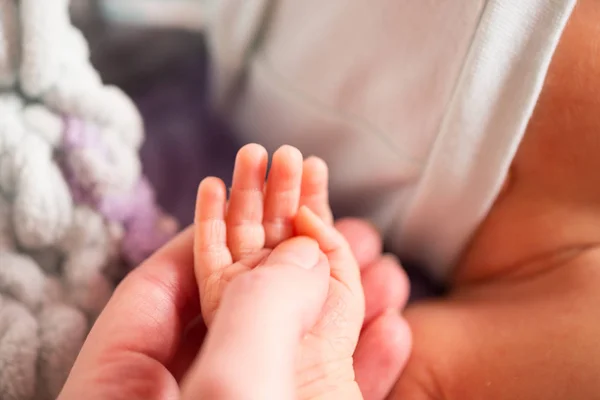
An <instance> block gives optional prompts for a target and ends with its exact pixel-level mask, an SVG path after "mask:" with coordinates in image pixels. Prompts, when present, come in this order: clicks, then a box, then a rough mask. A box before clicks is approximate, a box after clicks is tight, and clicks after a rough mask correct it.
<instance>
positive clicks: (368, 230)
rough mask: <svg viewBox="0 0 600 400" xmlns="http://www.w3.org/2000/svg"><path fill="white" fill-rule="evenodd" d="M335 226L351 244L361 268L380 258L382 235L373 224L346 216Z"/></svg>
mask: <svg viewBox="0 0 600 400" xmlns="http://www.w3.org/2000/svg"><path fill="white" fill-rule="evenodd" d="M335 227H336V229H337V230H338V231H339V232H340V233H341V234H342V236H344V238H345V239H346V241H347V242H348V244H349V245H350V248H351V249H352V254H354V258H355V259H356V262H358V265H359V266H360V268H361V269H364V268H366V267H367V266H369V265H371V264H372V263H374V262H375V261H376V260H377V259H379V257H380V256H381V251H382V249H383V244H382V240H381V235H380V234H379V232H377V230H376V229H375V227H374V226H373V225H371V224H370V223H368V222H367V221H366V220H362V219H357V218H344V219H340V220H339V221H337V222H336V223H335Z"/></svg>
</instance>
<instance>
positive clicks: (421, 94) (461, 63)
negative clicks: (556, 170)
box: [104, 0, 576, 279]
mask: <svg viewBox="0 0 600 400" xmlns="http://www.w3.org/2000/svg"><path fill="white" fill-rule="evenodd" d="M104 1H105V2H107V3H110V4H112V5H113V12H112V15H113V18H119V19H121V20H129V21H133V22H137V23H139V22H141V21H142V20H145V21H143V22H144V23H152V22H153V17H148V15H163V19H164V21H163V23H162V24H168V23H171V24H173V23H175V24H177V22H176V21H180V22H179V25H180V26H184V27H187V28H190V27H191V26H190V24H188V23H186V22H185V21H187V19H186V15H185V13H182V12H180V13H179V14H178V13H176V10H177V7H180V6H179V5H176V4H180V5H182V4H186V5H188V6H191V7H193V5H194V4H195V5H196V6H198V7H200V6H204V7H205V10H204V11H203V13H202V18H197V21H198V24H197V25H194V26H193V27H191V28H192V29H200V28H202V27H203V24H207V26H205V27H204V28H205V29H206V30H207V33H208V37H209V46H210V50H211V57H212V60H213V77H212V78H213V79H212V81H213V84H214V87H213V89H214V90H213V99H214V102H215V104H216V105H217V107H218V108H220V110H221V111H222V112H223V113H224V114H225V115H226V116H227V117H228V118H230V119H231V120H232V121H233V122H234V123H235V124H236V125H237V128H238V131H239V132H241V133H242V134H243V135H244V136H245V138H246V139H247V140H248V141H257V142H260V143H262V144H264V145H266V146H267V147H269V148H270V149H271V150H274V149H275V148H276V147H278V146H280V145H282V144H292V145H295V146H297V147H299V148H300V149H301V150H302V151H303V152H304V153H306V154H315V155H318V156H320V157H322V158H324V159H325V160H326V161H327V162H328V163H329V166H330V169H331V199H332V202H333V203H334V205H335V206H336V208H337V209H338V210H341V211H342V212H343V213H344V214H352V215H358V216H363V217H368V218H371V219H372V220H373V221H374V222H375V223H376V224H377V225H378V226H379V227H380V228H381V230H382V231H383V232H384V233H385V234H386V238H387V239H388V242H389V243H390V244H391V245H392V249H393V250H396V251H398V252H399V253H400V254H401V255H403V256H404V257H405V258H407V259H410V260H412V261H416V262H419V263H422V264H424V265H426V266H428V267H430V268H431V269H432V271H433V273H434V274H435V276H437V277H438V278H440V279H443V278H444V277H445V276H446V275H447V273H448V272H449V271H450V268H451V267H452V265H453V263H455V262H456V260H457V257H458V256H459V255H460V253H461V251H462V250H463V249H464V248H465V246H466V244H467V242H468V240H469V238H470V236H471V235H472V234H473V232H474V230H475V229H476V228H477V226H478V225H479V224H480V223H481V221H482V220H483V219H484V218H485V216H486V214H487V213H488V211H489V209H490V207H491V205H492V204H493V202H494V200H495V198H496V196H497V194H498V191H499V190H500V188H501V186H502V183H503V180H504V178H505V175H506V171H507V169H508V167H509V165H510V163H511V161H512V159H513V157H514V154H515V152H516V149H517V148H518V146H519V143H520V141H521V138H522V135H523V133H524V131H525V128H526V125H527V123H528V121H529V118H530V116H531V113H532V110H533V108H534V106H535V104H536V102H537V99H538V96H539V93H540V90H541V87H542V84H543V81H544V78H545V75H546V72H547V69H548V65H549V62H550V60H551V57H552V55H553V53H554V50H555V48H556V45H557V42H558V40H559V38H560V35H561V33H562V30H563V29H564V26H565V23H566V21H567V20H568V18H569V16H570V14H571V11H572V9H573V6H574V5H575V3H576V0H526V1H524V0H452V1H448V0H428V1H424V0H372V1H366V0H327V1H321V0H177V1H176V2H171V1H167V0H136V1H131V2H130V3H127V4H131V5H133V4H136V6H137V7H139V8H138V10H139V12H137V13H135V15H136V17H134V13H132V12H127V7H123V6H122V5H121V6H120V8H118V7H116V6H115V5H119V4H124V2H121V1H119V0H104ZM160 3H162V5H163V7H164V10H167V8H169V10H170V12H166V11H165V12H163V13H158V12H156V13H154V14H152V13H151V10H152V7H158V6H159V4H160ZM144 4H145V8H146V10H145V11H144V10H143V9H144V6H143V5H144ZM128 7H131V6H128ZM198 9H199V8H198Z"/></svg>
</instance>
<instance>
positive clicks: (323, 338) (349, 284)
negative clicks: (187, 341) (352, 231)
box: [194, 145, 409, 400]
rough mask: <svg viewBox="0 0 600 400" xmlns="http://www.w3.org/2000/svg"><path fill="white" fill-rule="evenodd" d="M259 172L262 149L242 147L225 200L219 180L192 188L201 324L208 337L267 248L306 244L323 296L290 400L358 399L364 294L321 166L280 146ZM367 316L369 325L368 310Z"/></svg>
mask: <svg viewBox="0 0 600 400" xmlns="http://www.w3.org/2000/svg"><path fill="white" fill-rule="evenodd" d="M266 170H267V153H266V150H265V149H264V148H262V147H260V146H258V145H248V146H245V147H244V148H242V149H241V150H240V152H239V153H238V157H237V159H236V166H235V171H234V177H233V184H232V188H231V193H230V196H229V198H227V193H226V189H225V185H224V183H223V182H222V181H221V180H219V179H216V178H207V179H205V180H204V181H203V182H202V183H201V184H200V188H199V190H198V202H197V205H196V220H195V244H194V256H195V260H196V262H195V266H196V268H195V270H196V278H197V281H198V287H199V289H200V303H201V308H202V314H203V317H204V321H205V323H206V325H207V327H208V329H209V331H211V330H212V329H213V327H212V324H213V320H214V319H215V316H218V315H219V312H220V307H221V303H222V298H223V296H224V294H225V293H226V292H227V290H230V287H231V286H232V285H233V284H235V282H236V281H237V280H239V279H240V278H243V277H244V276H248V274H250V273H251V272H254V271H256V270H257V269H259V268H260V266H261V265H262V263H263V260H264V259H265V258H266V257H268V255H269V254H271V255H272V254H273V253H271V250H270V249H273V248H275V247H277V246H279V245H281V243H286V242H285V241H286V240H289V239H290V238H294V237H295V238H296V239H302V238H312V239H314V240H315V242H316V243H318V247H319V248H320V250H321V252H322V257H323V258H324V260H325V261H326V262H327V264H328V265H329V271H328V275H329V279H328V282H327V288H328V290H327V298H326V300H325V303H324V305H323V309H322V312H321V314H320V315H319V318H318V319H317V320H316V322H315V323H314V324H313V325H312V326H311V328H310V329H308V330H307V331H306V332H305V334H304V336H303V337H302V340H301V341H300V348H299V350H298V352H297V354H296V359H295V371H296V372H295V376H294V378H293V382H294V383H295V392H294V393H295V396H294V398H298V399H301V400H302V399H339V398H344V399H349V400H351V399H362V393H361V389H360V387H359V382H358V380H357V378H356V375H355V370H354V355H355V351H356V350H357V344H358V340H359V336H360V333H361V328H362V325H363V321H364V320H365V295H364V292H363V287H362V283H361V270H360V267H359V264H358V262H357V260H356V258H355V257H354V254H353V252H352V249H351V247H350V244H349V243H348V241H347V240H346V239H345V237H344V236H343V235H342V234H341V233H340V232H339V231H338V230H337V229H335V228H334V226H333V218H332V214H331V211H330V209H329V201H328V196H327V191H328V189H327V180H328V179H327V167H326V165H325V164H324V163H323V162H322V161H321V160H319V159H316V158H309V159H307V160H306V161H304V160H303V157H302V154H301V153H300V152H299V151H298V150H297V149H295V148H292V147H289V146H284V147H282V148H280V149H279V150H278V151H276V152H275V153H274V155H273V162H272V166H271V169H270V171H269V174H268V178H267V180H266V183H265V176H266ZM395 267H396V268H397V265H396V266H395ZM397 271H399V270H397ZM371 282H375V281H372V280H371ZM271 301H274V302H276V301H277V299H276V298H273V299H271ZM370 301H373V300H372V299H370ZM403 301H405V299H403ZM368 308H369V309H371V310H372V309H373V306H372V305H369V307H368ZM369 314H370V315H367V317H368V318H369V319H372V318H373V311H370V312H369ZM405 332H406V330H405ZM405 337H406V338H407V340H405V342H404V343H403V344H404V346H403V347H404V354H405V355H406V354H407V353H408V351H407V350H408V347H409V341H408V334H405ZM269 351H271V350H269ZM404 359H405V358H404ZM359 372H360V371H359ZM201 375H202V374H197V376H201ZM240 379H242V378H240ZM244 379H245V378H244ZM201 393H202V392H201Z"/></svg>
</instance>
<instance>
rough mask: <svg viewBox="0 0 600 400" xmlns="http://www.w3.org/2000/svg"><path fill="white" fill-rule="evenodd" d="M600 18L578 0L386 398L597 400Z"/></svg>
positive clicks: (420, 315) (416, 324)
mask: <svg viewBox="0 0 600 400" xmlns="http://www.w3.org/2000/svg"><path fill="white" fill-rule="evenodd" d="M598 21H600V2H598V1H596V0H580V1H579V3H578V5H577V7H576V9H575V12H574V15H573V16H572V19H571V21H570V22H569V24H568V27H567V29H566V32H565V33H564V36H563V38H562V40H561V43H560V46H559V48H558V51H557V53H556V55H555V58H554V60H553V62H552V65H551V68H550V71H549V75H548V78H547V82H546V84H545V88H544V90H543V93H542V96H541V98H540V100H539V103H538V105H537V109H536V111H535V113H534V115H533V118H532V120H531V123H530V125H529V128H528V130H527V132H526V136H525V138H524V140H523V142H522V144H521V146H520V149H519V151H518V154H517V155H516V157H515V159H514V162H513V165H512V168H511V171H510V174H509V176H508V178H507V182H506V185H505V188H504V190H503V192H502V194H501V195H500V197H499V198H498V200H497V202H496V204H495V205H494V207H493V209H492V211H491V212H490V214H489V216H488V218H487V220H486V221H485V222H484V223H483V224H482V226H481V227H480V228H479V231H478V232H477V233H476V235H475V236H474V238H473V240H472V242H471V244H470V246H469V248H468V249H467V250H466V252H465V253H464V255H463V257H462V261H461V262H460V263H459V265H458V267H457V269H456V271H455V274H454V276H453V278H452V279H453V284H452V289H451V291H450V293H449V295H448V296H447V297H446V298H443V299H440V300H436V301H431V302H427V303H422V304H417V305H414V306H412V307H410V308H409V309H408V311H407V313H406V317H407V319H408V321H409V324H410V326H411V328H412V330H413V334H414V348H413V353H412V355H411V357H410V360H409V363H408V365H407V368H406V369H405V371H404V372H403V373H402V375H401V376H400V378H399V380H398V382H397V384H396V387H395V389H394V391H393V392H392V394H391V395H390V399H398V400H401V399H411V400H434V399H435V400H458V399H486V400H495V399H534V398H535V399H546V400H568V399H591V398H596V397H597V395H598V393H600V381H598V379H597V371H600V346H599V345H598V341H597V338H598V337H599V335H600V322H599V321H598V318H597V317H596V316H597V310H598V307H600V291H598V287H600V247H599V245H598V244H599V243H600V207H599V204H600V202H599V200H600V186H598V185H597V184H596V182H597V176H598V171H599V170H600V157H598V155H599V154H600V140H598V137H599V136H598V131H599V130H600V120H599V119H598V115H599V114H598V112H597V110H598V109H599V106H600V104H599V103H600V97H599V96H598V93H597V91H598V88H600V63H598V60H599V59H600V54H599V50H598V46H597V44H598V39H597V38H599V37H600V25H599V24H598ZM584 38H585V39H584ZM440 333H442V334H440Z"/></svg>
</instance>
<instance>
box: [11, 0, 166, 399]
mask: <svg viewBox="0 0 600 400" xmlns="http://www.w3.org/2000/svg"><path fill="white" fill-rule="evenodd" d="M0 16H1V20H0V87H1V89H2V90H1V92H0V393H1V395H0V397H1V398H2V399H10V400H13V399H14V400H27V399H54V398H56V396H57V395H58V393H59V391H60V388H61V387H62V385H63V383H64V381H65V379H66V377H67V375H68V372H69V370H70V368H71V366H72V364H73V362H74V360H75V358H76V356H77V354H78V352H79V349H80V347H81V345H82V343H83V341H84V339H85V336H86V334H87V332H88V330H89V327H90V325H91V323H92V322H93V321H94V319H95V317H96V316H97V315H98V313H99V312H100V311H101V310H102V308H103V306H104V305H105V303H106V301H107V300H108V298H109V297H110V295H111V293H112V290H113V288H114V285H115V283H116V282H117V281H118V280H119V279H120V278H121V277H122V276H123V275H124V274H125V273H127V271H128V270H129V269H130V268H131V267H133V266H135V265H137V264H138V263H139V262H140V261H142V260H143V259H144V258H145V257H146V256H147V255H149V254H150V253H151V252H152V251H154V250H155V249H156V248H158V247H159V246H160V245H162V244H163V243H164V242H165V241H166V240H168V238H170V237H171V236H172V235H173V234H174V233H175V231H176V229H177V226H176V224H175V222H174V220H173V219H171V218H169V217H168V216H166V215H164V213H163V212H162V210H161V209H160V208H159V207H158V206H157V205H156V202H155V199H154V193H153V191H152V188H151V187H150V185H149V184H148V182H147V180H146V179H145V178H144V176H143V175H142V173H141V164H140V161H139V157H138V151H139V148H140V145H141V143H142V140H143V126H142V120H141V118H140V115H139V113H138V112H137V110H136V108H135V106H134V104H133V103H132V102H131V101H130V100H129V99H128V98H127V97H126V96H125V95H124V94H123V93H122V92H121V91H120V90H119V89H117V88H115V87H109V86H105V85H103V83H102V81H101V79H100V77H99V75H98V74H97V73H96V71H95V70H94V69H93V67H92V66H91V64H90V62H89V60H88V58H89V51H88V47H87V43H86V41H85V39H84V38H83V36H82V35H81V33H80V32H79V31H78V30H77V29H76V28H74V27H73V25H72V24H71V22H70V18H69V1H68V0H55V1H52V2H48V1H46V0H19V1H16V0H0Z"/></svg>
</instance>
